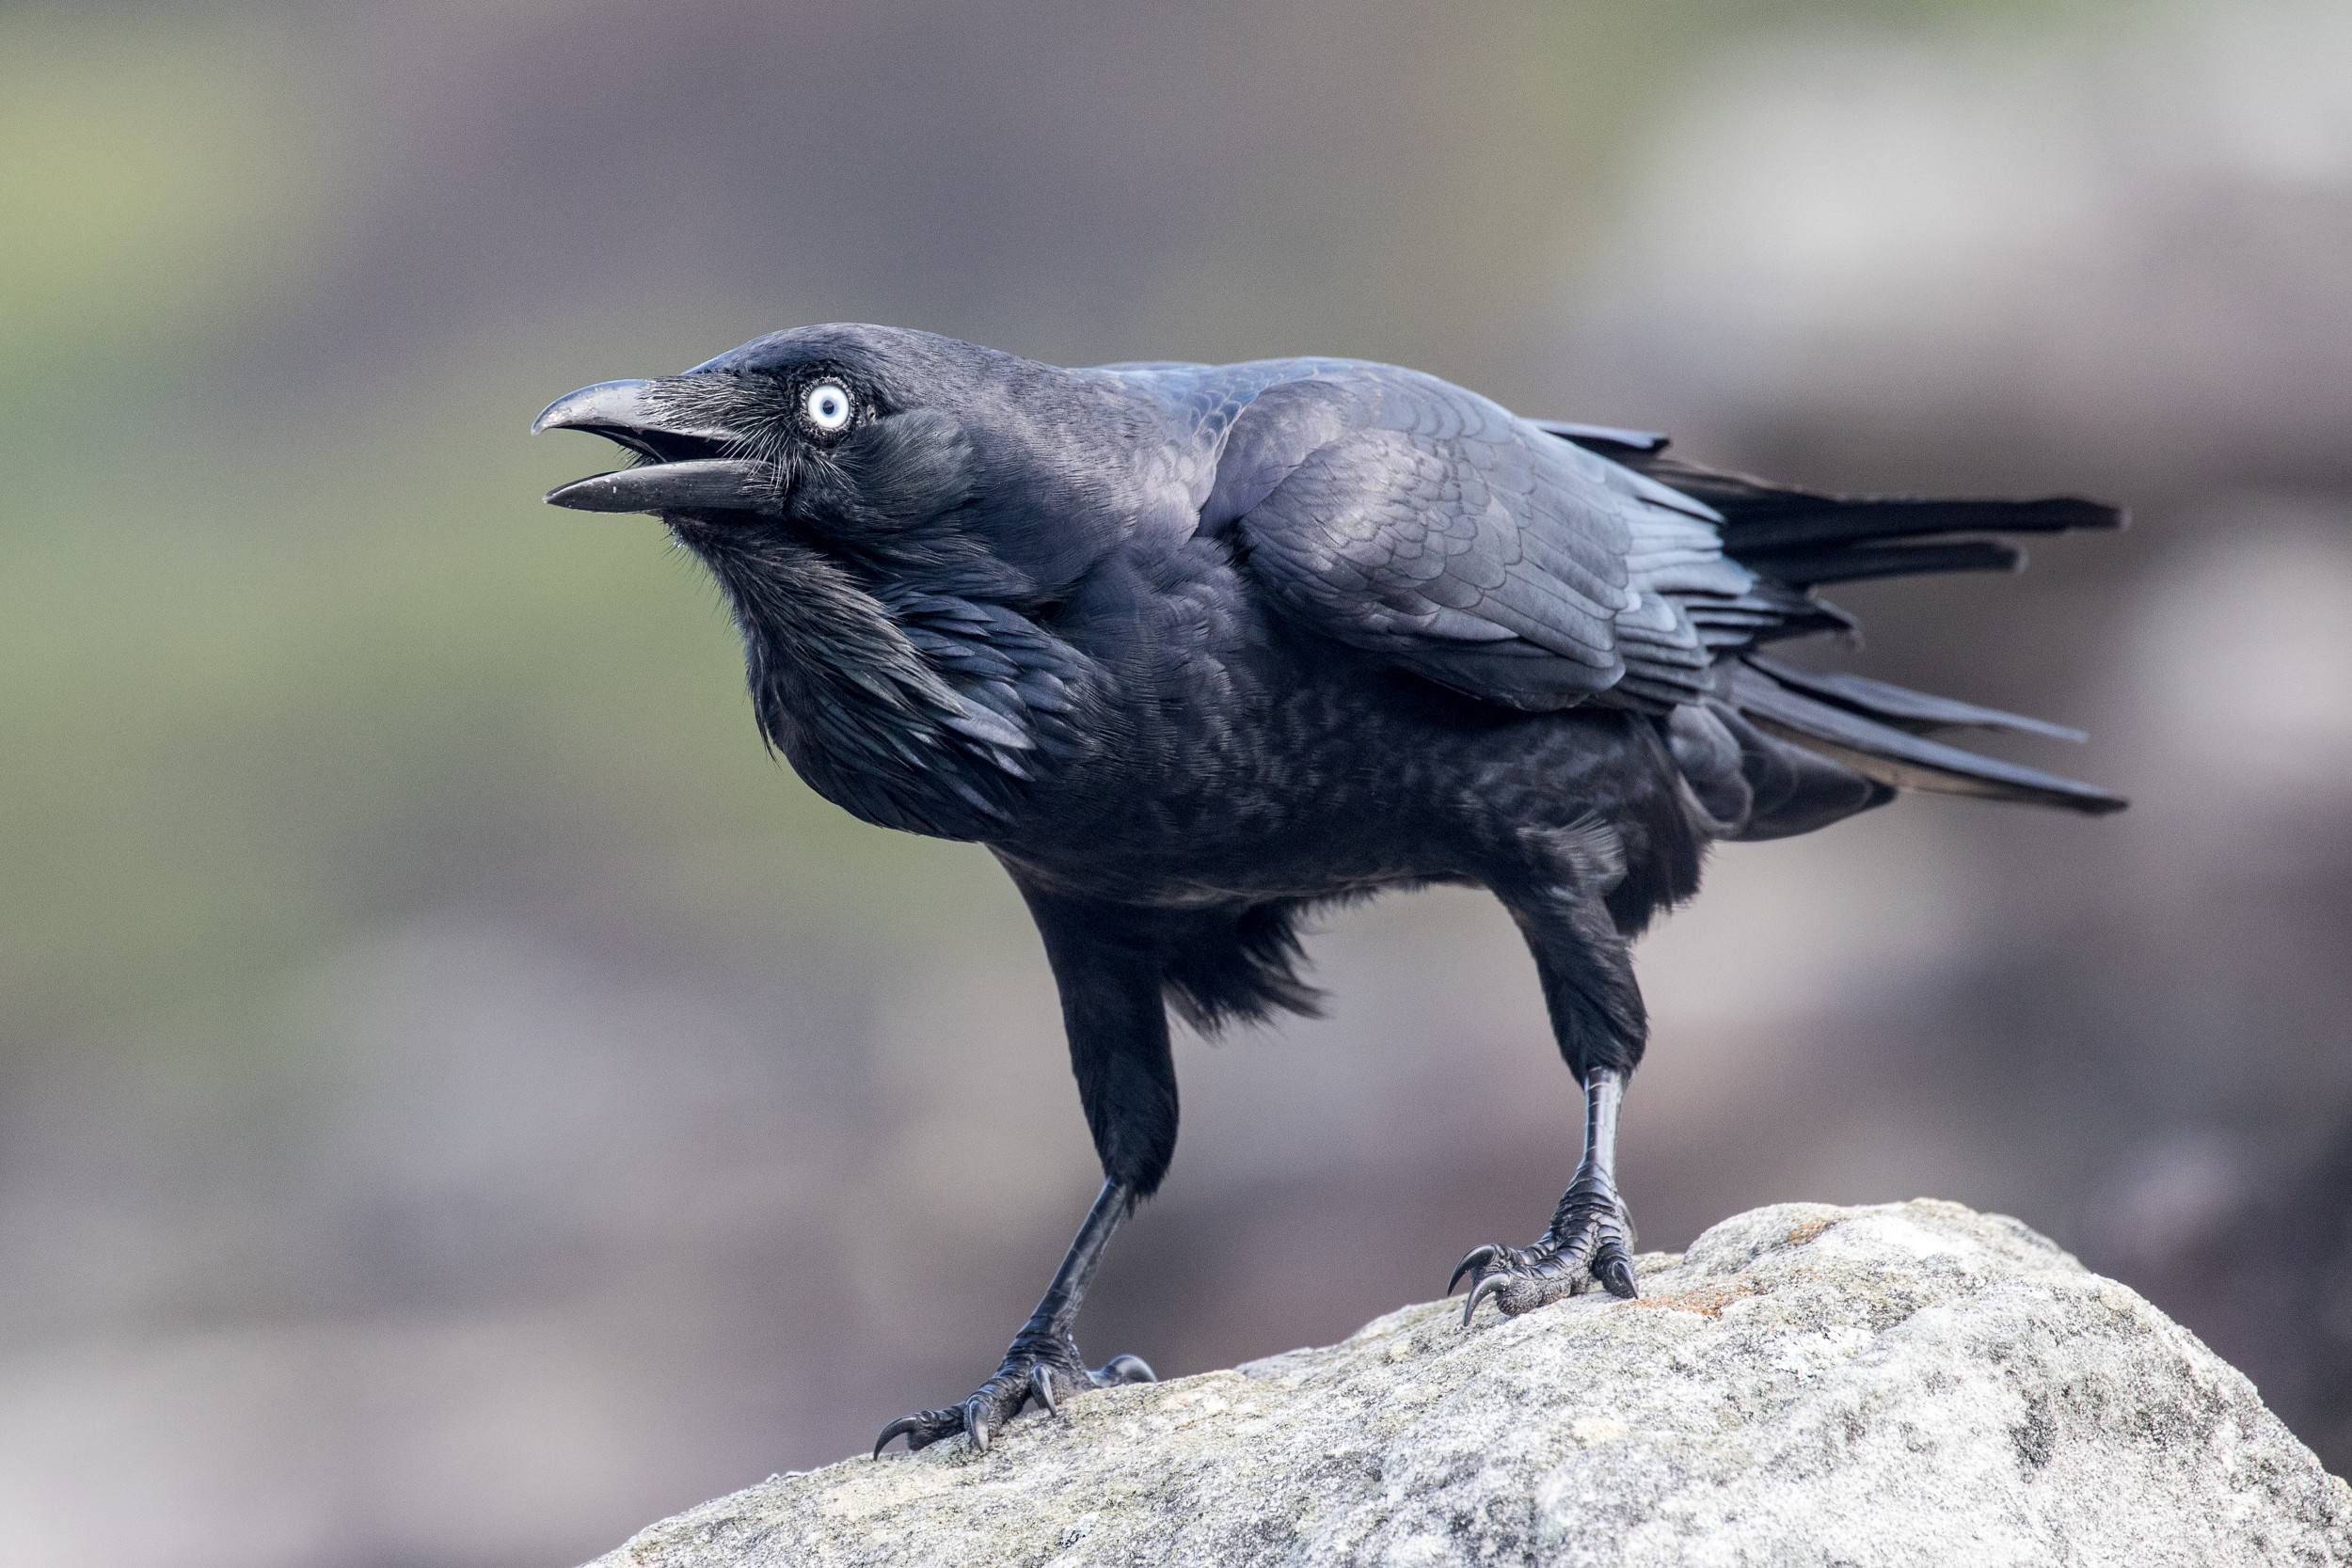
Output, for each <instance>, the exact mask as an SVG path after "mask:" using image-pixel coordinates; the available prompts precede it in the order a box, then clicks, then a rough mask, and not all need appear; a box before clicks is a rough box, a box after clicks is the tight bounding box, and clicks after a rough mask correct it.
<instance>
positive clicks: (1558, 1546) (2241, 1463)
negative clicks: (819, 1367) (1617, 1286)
mask: <svg viewBox="0 0 2352 1568" xmlns="http://www.w3.org/2000/svg"><path fill="white" fill-rule="evenodd" d="M1640 1267H1641V1284H1642V1299H1640V1300H1639V1301H1636V1302H1620V1301H1616V1300H1613V1299H1612V1298H1610V1297H1608V1296H1605V1295H1597V1294H1595V1295H1585V1296H1579V1297H1576V1298H1574V1299H1572V1300H1568V1301H1564V1302H1558V1303H1555V1304H1553V1305H1552V1306H1550V1307H1543V1308H1540V1309H1538V1310H1536V1311H1534V1312H1532V1313H1529V1314H1528V1315H1527V1316H1525V1317H1521V1318H1514V1319H1503V1318H1500V1317H1497V1316H1494V1315H1493V1314H1492V1310H1491V1308H1489V1309H1488V1310H1487V1311H1486V1312H1485V1313H1482V1314H1481V1316H1480V1319H1479V1321H1478V1323H1477V1324H1476V1325H1475V1326H1474V1327H1473V1328H1471V1329H1470V1330H1469V1331H1468V1332H1465V1331H1464V1330H1463V1329H1462V1328H1461V1326H1460V1323H1459V1319H1460V1311H1459V1307H1458V1306H1453V1307H1449V1306H1448V1305H1446V1304H1443V1303H1432V1304H1429V1305H1424V1306H1420V1307H1406V1308H1405V1309H1404V1310H1402V1311H1399V1312H1392V1313H1391V1314H1390V1315H1389V1316H1387V1317H1385V1318H1381V1319H1379V1320H1377V1321H1375V1322H1374V1323H1370V1324H1367V1325H1366V1326H1365V1327H1364V1329H1363V1330H1362V1331H1361V1332H1360V1333H1359V1334H1357V1335H1356V1336H1355V1337H1354V1338H1350V1339H1348V1340H1347V1341H1346V1342H1345V1343H1343V1344H1339V1345H1334V1346H1331V1347H1329V1348H1328V1349H1323V1350H1299V1351H1292V1352H1290V1353H1289V1354H1283V1355H1277V1356H1274V1357H1271V1358H1270V1359H1267V1360H1264V1361H1257V1362H1252V1363H1250V1364H1249V1365H1248V1366H1245V1367H1242V1368H1239V1369H1237V1370H1232V1371H1224V1372H1210V1373H1207V1374H1205V1375H1203V1376H1200V1377H1190V1378H1184V1379H1182V1380H1179V1381H1176V1382H1172V1383H1165V1384H1161V1385H1158V1386H1141V1387H1130V1388H1119V1389H1110V1390H1105V1391H1103V1392H1100V1393H1094V1394H1089V1395H1085V1396H1083V1397H1081V1398H1078V1399H1074V1400H1071V1401H1069V1402H1066V1403H1065V1404H1064V1405H1063V1407H1062V1412H1061V1415H1060V1416H1059V1418H1048V1417H1046V1416H1044V1415H1042V1414H1039V1413H1035V1412H1032V1413H1031V1414H1028V1415H1025V1416H1023V1417H1021V1418H1019V1419H1017V1420H1015V1421H1014V1422H1013V1423H1012V1424H1011V1426H1009V1428H1007V1429H1006V1431H1005V1432H1004V1433H1001V1434H1000V1435H999V1437H998V1439H997V1441H996V1442H995V1443H994V1444H993V1446H992V1447H991V1449H990V1451H989V1452H988V1453H986V1454H985V1455H982V1454H976V1453H974V1452H973V1451H972V1449H971V1448H970V1445H969V1443H968V1442H967V1441H966V1440H965V1439H963V1438H961V1437H959V1438H956V1439H954V1440H952V1441H950V1442H947V1443H943V1444H940V1445H937V1446H935V1447H933V1448H930V1449H925V1450H924V1451H923V1452H921V1453H918V1454H913V1455H905V1454H896V1453H894V1454H893V1455H892V1456H890V1457H888V1458H885V1459H882V1460H881V1461H871V1460H867V1459H865V1458H856V1459H850V1460H847V1461H844V1462H843V1463H841V1464H838V1465H831V1466H828V1467H827V1468H825V1469H822V1470H815V1471H810V1472H807V1473H805V1474H798V1475H792V1476H786V1477H779V1478H775V1479H771V1480H770V1481H768V1482H766V1483H765V1484H763V1485H759V1486H755V1487H753V1488H751V1489H750V1490H749V1491H745V1492H739V1493H737V1494H736V1495H735V1496H734V1497H724V1498H722V1499H720V1500H719V1501H717V1502H713V1503H707V1504H705V1505H704V1506H703V1507H701V1508H698V1509H695V1510H693V1511H691V1513H683V1514H680V1515H678V1516H677V1517H676V1518H675V1519H671V1520H668V1521H666V1522H664V1523H662V1524H659V1525H656V1526H654V1527H653V1528H650V1529H648V1530H646V1531H644V1533H643V1534H641V1535H639V1536H638V1537H637V1538H636V1539H635V1540H633V1541H631V1542H629V1543H628V1544H627V1545H625V1546H623V1547H622V1548H621V1549H620V1550H618V1551H616V1552H614V1553H612V1555H611V1556H609V1557H606V1558H603V1559H601V1560H599V1562H598V1563H597V1564H596V1568H785V1565H787V1564H790V1565H794V1568H800V1565H804V1564H805V1565H809V1568H834V1565H847V1564H866V1563H877V1564H879V1563H889V1564H893V1565H896V1568H914V1565H920V1564H930V1563H938V1564H943V1565H951V1568H997V1565H1006V1568H1010V1565H1014V1564H1019V1565H1023V1568H1027V1565H1032V1564H1037V1565H1052V1568H1065V1565H1067V1568H1075V1565H1078V1564H1113V1563H1193V1564H1216V1565H1233V1564H1260V1563H1299V1564H1325V1563H1328V1564H1335V1565H1336V1564H1362V1565H1365V1568H1437V1565H1439V1564H1454V1563H1460V1564H1465V1565H1470V1564H1484V1563H1489V1562H1494V1563H1503V1562H1511V1563H1517V1562H1534V1563H1544V1564H1555V1563H1556V1564H1595V1565H1598V1564H1644V1565H1648V1564H1658V1565H1661V1568H1662V1565H1666V1564H1674V1565H1677V1568H1680V1565H1684V1564H1695V1565H1709V1568H1711V1565H1718V1564H1721V1565H1730V1564H1748V1563H1757V1564H1763V1563H1771V1564H1775V1565H1784V1564H1785V1565H1792V1568H1793V1565H1810V1564H1822V1565H1828V1564H1881V1563H1885V1564H1897V1563H1920V1564H1930V1563H1932V1564H1939V1565H1951V1564H1971V1565H1973V1564H2019V1565H2025V1564H2033V1565H2036V1568H2042V1565H2047V1564H2053V1563H2117V1564H2126V1563H2128V1564H2132V1565H2133V1568H2156V1565H2159V1564H2173V1563H2180V1564H2190V1563H2196V1564H2207V1563H2232V1564H2237V1563H2274V1562H2276V1563H2314V1564H2316V1563H2344V1562H2352V1488H2347V1487H2346V1485H2345V1483H2344V1481H2341V1480H2339V1479H2338V1478H2336V1477H2333V1476H2330V1475H2328V1473H2327V1472H2325V1471H2324V1470H2322V1469H2321V1468H2320V1466H2319V1463H2318V1461H2317V1460H2315V1459H2314V1458H2313V1457H2312V1454H2311V1452H2310V1450H2308V1449H2305V1448H2304V1447H2303V1446H2302V1445H2301V1444H2300V1443H2298V1442H2296V1440H2295V1438H2294V1437H2293V1436H2292V1435H2290V1434H2289V1433H2288V1432H2287V1431H2286V1429H2285V1428H2284V1427H2282V1426H2280V1423H2279V1421H2278V1420H2277V1418H2274V1417H2273V1416H2271V1414H2270V1413H2269V1412H2268V1411H2266V1410H2265V1409H2264V1408H2263V1404H2262V1401H2261V1400H2260V1398H2259V1397H2258V1396H2257V1395H2256V1394H2255V1391H2254V1387H2253V1386H2252V1385H2251V1384H2249V1383H2248V1382H2247V1381H2246V1379H2245V1378H2244V1377H2242V1376H2240V1375H2239V1374H2238V1373H2237V1372H2236V1371H2234V1370H2232V1369H2231V1368H2230V1367H2229V1366H2227V1365H2225V1364H2224V1363H2223V1362H2221V1361H2220V1360H2218V1359H2217V1358H2216V1357H2215V1356H2214V1355H2213V1354H2212V1353H2211V1352H2209V1351H2207V1350H2206V1349H2205V1348H2204V1347H2203V1346H2202V1345H2201V1344H2199V1343H2198V1342H2197V1340H2196V1339H2195V1338H2192V1337H2191V1336H2190V1335H2189V1334H2188V1333H2187V1332H2186V1331H2185V1330H2184V1329H2183V1328H2181V1327H2180V1326H2179V1325H2178V1324H2176V1323H2172V1322H2171V1321H2170V1320H2169V1319H2168V1318H2166V1317H2165V1316H2164V1315H2163V1314H2162V1313H2160V1312H2158V1311H2157V1310H2156V1309H2155V1308H2154V1307H2151V1306H2149V1305H2148V1304H2147V1303H2146V1302H2145V1301H2143V1300H2141V1299H2140V1298H2139V1297H2138V1296H2137V1295H2135V1294H2134V1293H2133V1292H2132V1291H2128V1290H2126V1289H2124V1288H2123V1287H2122V1286H2121V1285H2118V1284H2115V1283H2114V1282H2112V1281H2110V1280H2106V1279H2102V1278H2100V1277H2099V1276H2097V1275H2093V1274H2090V1273H2089V1272H2087V1271H2086V1270H2084V1269H2083V1268H2082V1266H2081V1265H2080V1264H2078V1263H2076V1262H2075V1261H2074V1259H2072V1258H2070V1257H2068V1256H2067V1255H2066V1254H2065V1253H2063V1252H2061V1251H2059V1250H2058V1248H2057V1247H2056V1246H2054V1245H2052V1244H2051V1243H2048V1242H2046V1241H2044V1240H2043V1239H2042V1238H2041V1237H2040V1236H2037V1235H2035V1234H2034V1233H2033V1232H2032V1231H2030V1230H2028V1229H2026V1227H2024V1226H2022V1225H2020V1224H2018V1223H2017V1222H2016V1221H2014V1220H2010V1219H2006V1218H2000V1217H1996V1216H1988V1215H1980V1214H1977V1213H1974V1212H1970V1211H1968V1210H1966V1209H1963V1208H1961V1207H1960V1206H1958V1205H1956V1204H1950V1203H1940V1202H1932V1201H1928V1200H1920V1201H1917V1202H1912V1203H1901V1204H1890V1205H1887V1206H1885V1207H1883V1208H1875V1209H1833V1208H1826V1207H1821V1206H1817V1205H1809V1204H1788V1205H1782V1206H1779V1207H1776V1208H1771V1209H1759V1210H1756V1211H1755V1212H1752V1213H1746V1214H1742V1215H1740V1216H1739V1217H1738V1218H1736V1219H1731V1220H1727V1221H1725V1222H1724V1224H1722V1225H1719V1226H1717V1227H1715V1228H1713V1229H1712V1230H1709V1231H1708V1233H1707V1234H1706V1235H1704V1236H1702V1237H1700V1238H1699V1239H1698V1241H1697V1242H1696V1243H1693V1245H1692V1248H1691V1250H1690V1251H1689V1252H1688V1253H1685V1254H1683V1255H1682V1256H1680V1257H1672V1256H1667V1255H1663V1254H1652V1255H1649V1256H1646V1257H1645V1258H1643V1259H1641V1260H1640Z"/></svg>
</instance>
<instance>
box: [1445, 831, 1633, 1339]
mask: <svg viewBox="0 0 2352 1568" xmlns="http://www.w3.org/2000/svg"><path fill="white" fill-rule="evenodd" d="M1555 847H1558V848H1560V849H1561V850H1562V853H1561V855H1560V858H1559V861H1558V863H1557V866H1556V869H1555V872H1554V874H1553V875H1552V876H1551V877H1550V878H1549V879H1546V880H1545V881H1544V882H1542V883H1540V884H1538V885H1536V886H1534V887H1525V888H1518V889H1513V890H1511V891H1509V892H1506V893H1504V895H1503V904H1504V906H1505V907H1506V908H1508V909H1509V910H1510V911H1511V914H1512V918H1514V919H1515V920H1517V921H1518V925H1519V929H1520V930H1521V931H1523V932H1524V933H1525V934H1526V936H1527V942H1528V947H1529V949H1530V950H1531V951H1532V952H1533V953H1534V956H1535V971H1536V974H1538V975H1539V976H1540V977H1541V979H1542V980H1543V983H1544V1004H1545V1006H1546V1009H1547V1010H1548V1011H1549V1013H1550V1015H1551V1027H1552V1033H1553V1034H1554V1035H1555V1036H1556V1037H1558V1040H1559V1045H1560V1054H1561V1056H1562V1057H1563V1058H1564V1059H1565V1060H1566V1062H1567V1064H1568V1067H1569V1069H1571V1070H1573V1071H1574V1072H1575V1073H1576V1076H1577V1079H1578V1081H1579V1082H1580V1083H1581V1084H1582V1085H1584V1158H1583V1159H1582V1160H1581V1161H1580V1162H1579V1163H1578V1164H1577V1167H1576V1178H1575V1180H1572V1181H1570V1182H1569V1183H1568V1190H1567V1191H1566V1192H1565V1194H1563V1195H1562V1196H1561V1198H1560V1207H1559V1208H1558V1209H1556V1210H1554V1211H1553V1212H1552V1216H1551V1225H1550V1227H1549V1228H1547V1229H1546V1230H1545V1231H1544V1233H1543V1235H1542V1236H1541V1237H1540V1238H1539V1239H1538V1240H1537V1241H1536V1243H1535V1244H1534V1246H1528V1247H1506V1246H1497V1245H1492V1244H1489V1245H1486V1246H1482V1247H1478V1248H1476V1249H1474V1250H1473V1251H1472V1252H1471V1253H1470V1256H1469V1257H1467V1258H1465V1259H1462V1261H1461V1263H1460V1264H1459V1265H1458V1266H1456V1267H1455V1269H1454V1284H1459V1283H1460V1282H1461V1279H1462V1277H1463V1275H1469V1276H1470V1301H1469V1304H1468V1306H1467V1307H1466V1308H1465V1310H1464V1311H1463V1313H1462V1322H1463V1324H1464V1325H1465V1326H1467V1325H1468V1324H1469V1323H1470V1318H1471V1315H1472V1314H1474V1313H1475V1312H1476V1311H1477V1310H1478V1304H1479V1303H1480V1302H1482V1301H1485V1300H1486V1299H1487V1298H1489V1297H1492V1298H1493V1300H1494V1302H1495V1304H1496V1305H1497V1306H1499V1307H1502V1309H1503V1310H1504V1311H1505V1312H1510V1313H1519V1312H1525V1311H1529V1310H1531V1309H1533V1308H1534V1307H1541V1306H1542V1305H1544V1303H1546V1302H1548V1301H1557V1300H1558V1299H1559V1298H1560V1297H1562V1296H1565V1295H1573V1294H1575V1293H1576V1292H1577V1291H1581V1290H1583V1289H1584V1287H1585V1283H1586V1281H1588V1280H1598V1281H1599V1282H1600V1283H1601V1284H1602V1285H1603V1286H1604V1287H1605V1288H1607V1290H1608V1291H1609V1292H1610V1293H1611V1294H1612V1295H1617V1296H1628V1297H1629V1296H1631V1295H1633V1294H1634V1285H1633V1220H1632V1216H1630V1215H1629V1214H1628V1213H1627V1212H1626V1209H1625V1200H1624V1199H1623V1198H1621V1197H1619V1196H1617V1180H1616V1164H1617V1107H1618V1105H1619V1103H1620V1102H1621V1101H1623V1100H1624V1099H1625V1085H1626V1080H1627V1079H1628V1078H1629V1077H1630V1076H1631V1075H1632V1072H1633V1068H1634V1065H1635V1064H1636V1063H1638V1062H1639V1061H1641V1059H1642V1048H1643V1045H1644V1043H1645V1040H1646V1039H1647V1037H1648V1035H1649V1019H1648V1015H1647V1013H1646V1011H1645V1009H1644V1007H1643V1006H1642V990H1641V987H1640V986H1638V985H1636V984H1635V983H1634V979H1633V958H1632V954H1631V952H1630V951H1629V948H1628V945H1627V942H1626V939H1625V935H1624V933H1623V932H1621V931H1620V930H1618V928H1617V926H1616V922H1615V921H1614V919H1613V917H1612V916H1611V915H1610V912H1609V909H1608V906H1607V903H1606V901H1605V895H1606V892H1607V890H1608V888H1609V887H1610V886H1612V885H1613V883H1614V881H1615V879H1616V876H1617V875H1619V874H1620V873H1621V868H1622V864H1623V863H1622V861H1621V860H1619V859H1618V858H1617V849H1616V841H1615V839H1614V837H1613V836H1612V837H1610V838H1608V839H1606V840H1603V839H1599V838H1597V837H1595V836H1594V835H1593V834H1592V833H1590V832H1583V831H1579V832H1573V833H1568V834H1562V835H1558V837H1557V839H1556V841H1555ZM1498 891H1501V890H1498ZM1446 1288H1447V1289H1448V1290H1449V1291H1451V1290H1452V1289H1453V1288H1454V1286H1453V1284H1450V1285H1448V1286H1447V1287H1446Z"/></svg>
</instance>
